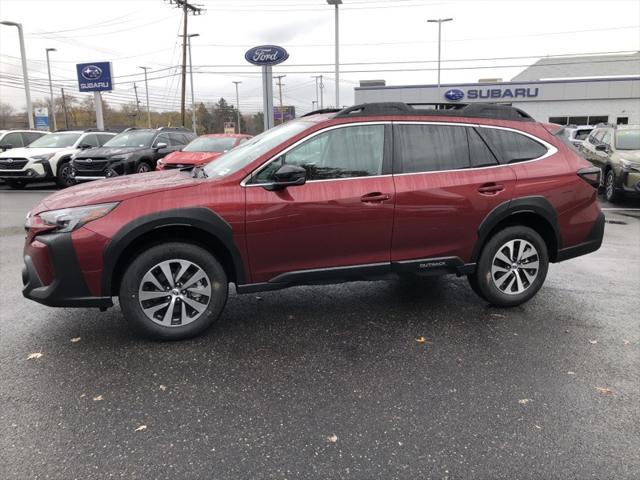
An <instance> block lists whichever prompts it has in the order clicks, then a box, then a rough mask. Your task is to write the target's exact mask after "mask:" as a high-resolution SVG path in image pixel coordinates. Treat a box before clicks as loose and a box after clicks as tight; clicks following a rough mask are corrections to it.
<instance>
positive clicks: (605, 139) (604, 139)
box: [601, 131, 611, 147]
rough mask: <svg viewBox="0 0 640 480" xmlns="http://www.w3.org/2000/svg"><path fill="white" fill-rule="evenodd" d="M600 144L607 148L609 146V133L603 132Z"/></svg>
mask: <svg viewBox="0 0 640 480" xmlns="http://www.w3.org/2000/svg"><path fill="white" fill-rule="evenodd" d="M601 143H602V144H603V145H606V146H608V147H610V146H611V132H606V131H605V134H604V135H603V136H602V140H601Z"/></svg>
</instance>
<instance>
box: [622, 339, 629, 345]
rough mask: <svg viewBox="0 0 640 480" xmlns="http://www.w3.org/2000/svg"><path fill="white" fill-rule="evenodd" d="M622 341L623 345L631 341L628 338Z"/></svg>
mask: <svg viewBox="0 0 640 480" xmlns="http://www.w3.org/2000/svg"><path fill="white" fill-rule="evenodd" d="M622 343H623V344H624V345H629V344H630V343H631V342H630V341H629V340H627V339H625V340H622Z"/></svg>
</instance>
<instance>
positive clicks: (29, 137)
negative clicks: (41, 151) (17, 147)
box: [22, 132, 44, 146]
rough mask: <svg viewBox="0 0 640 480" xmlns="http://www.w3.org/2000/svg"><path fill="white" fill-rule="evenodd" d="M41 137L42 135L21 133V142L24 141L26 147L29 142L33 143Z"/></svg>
mask: <svg viewBox="0 0 640 480" xmlns="http://www.w3.org/2000/svg"><path fill="white" fill-rule="evenodd" d="M42 135H44V133H37V132H22V140H24V145H25V146H27V145H29V144H30V143H31V142H35V141H36V140H37V139H39V138H40V137H41V136H42Z"/></svg>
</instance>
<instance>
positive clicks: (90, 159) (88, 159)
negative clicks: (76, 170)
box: [85, 158, 93, 163]
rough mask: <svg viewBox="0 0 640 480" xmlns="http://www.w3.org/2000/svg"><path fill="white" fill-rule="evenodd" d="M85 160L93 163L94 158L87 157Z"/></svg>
mask: <svg viewBox="0 0 640 480" xmlns="http://www.w3.org/2000/svg"><path fill="white" fill-rule="evenodd" d="M85 162H87V163H93V158H87V159H86V160H85Z"/></svg>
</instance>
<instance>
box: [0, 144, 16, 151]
mask: <svg viewBox="0 0 640 480" xmlns="http://www.w3.org/2000/svg"><path fill="white" fill-rule="evenodd" d="M12 148H13V145H11V144H10V143H7V144H6V145H0V149H2V151H3V152H4V151H5V150H11V149H12Z"/></svg>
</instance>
